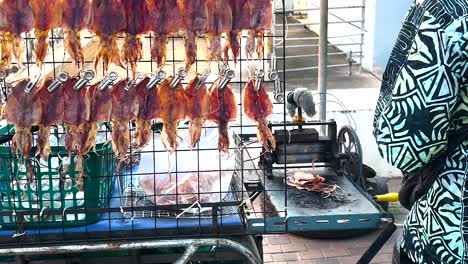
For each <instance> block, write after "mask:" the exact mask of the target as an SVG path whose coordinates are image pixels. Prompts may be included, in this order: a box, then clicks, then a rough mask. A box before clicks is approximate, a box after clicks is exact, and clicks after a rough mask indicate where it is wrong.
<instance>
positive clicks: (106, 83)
mask: <svg viewBox="0 0 468 264" xmlns="http://www.w3.org/2000/svg"><path fill="white" fill-rule="evenodd" d="M117 78H119V75H118V74H117V73H116V72H115V71H111V72H110V73H109V75H107V77H106V78H105V79H104V80H103V81H102V83H101V85H99V88H98V90H99V91H101V92H102V91H104V90H105V89H106V88H107V87H108V86H109V85H112V84H114V81H115V80H117Z"/></svg>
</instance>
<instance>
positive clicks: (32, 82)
mask: <svg viewBox="0 0 468 264" xmlns="http://www.w3.org/2000/svg"><path fill="white" fill-rule="evenodd" d="M41 75H42V74H41V73H39V74H38V75H37V76H36V78H33V79H31V80H29V82H28V84H27V85H26V87H24V92H25V93H30V92H31V91H32V89H34V87H36V84H37V82H38V81H39V79H40V78H41Z"/></svg>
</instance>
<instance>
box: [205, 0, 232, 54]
mask: <svg viewBox="0 0 468 264" xmlns="http://www.w3.org/2000/svg"><path fill="white" fill-rule="evenodd" d="M207 2H208V4H207V6H208V29H207V34H206V35H207V36H208V52H207V58H208V61H212V60H218V61H219V60H221V55H222V53H223V49H222V47H221V34H223V33H224V32H226V33H227V32H229V31H230V30H231V29H232V11H231V6H230V5H229V2H228V0H207Z"/></svg>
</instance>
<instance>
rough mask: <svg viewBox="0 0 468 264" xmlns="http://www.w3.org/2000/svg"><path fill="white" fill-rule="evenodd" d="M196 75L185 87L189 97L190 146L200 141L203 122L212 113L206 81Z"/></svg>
mask: <svg viewBox="0 0 468 264" xmlns="http://www.w3.org/2000/svg"><path fill="white" fill-rule="evenodd" d="M199 82H200V78H199V77H198V76H196V77H195V78H194V79H193V80H192V81H190V83H189V84H188V86H187V87H186V88H185V95H186V98H187V117H188V118H189V120H190V127H189V134H190V147H192V148H193V147H195V145H197V143H198V142H200V137H201V132H202V128H203V124H204V123H205V121H206V120H207V118H208V115H209V114H210V109H211V105H210V95H209V94H208V90H207V88H206V85H205V83H204V82H200V83H199Z"/></svg>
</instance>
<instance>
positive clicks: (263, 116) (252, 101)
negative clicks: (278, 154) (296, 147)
mask: <svg viewBox="0 0 468 264" xmlns="http://www.w3.org/2000/svg"><path fill="white" fill-rule="evenodd" d="M255 86H256V81H255V80H250V81H249V82H248V83H247V85H246V86H245V88H244V100H243V101H244V112H245V114H246V115H247V117H248V118H250V119H252V120H254V121H256V122H257V137H258V141H259V142H260V143H261V144H262V146H263V148H264V149H265V151H268V152H271V151H273V150H275V148H276V141H275V138H274V137H273V135H272V133H271V131H270V128H268V117H269V116H270V115H271V114H272V113H273V103H272V102H271V100H270V97H269V96H268V93H267V92H266V87H265V83H263V82H261V83H260V87H259V89H258V91H255Z"/></svg>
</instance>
